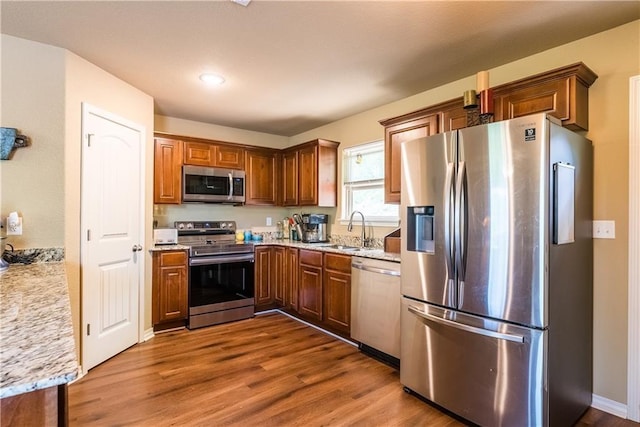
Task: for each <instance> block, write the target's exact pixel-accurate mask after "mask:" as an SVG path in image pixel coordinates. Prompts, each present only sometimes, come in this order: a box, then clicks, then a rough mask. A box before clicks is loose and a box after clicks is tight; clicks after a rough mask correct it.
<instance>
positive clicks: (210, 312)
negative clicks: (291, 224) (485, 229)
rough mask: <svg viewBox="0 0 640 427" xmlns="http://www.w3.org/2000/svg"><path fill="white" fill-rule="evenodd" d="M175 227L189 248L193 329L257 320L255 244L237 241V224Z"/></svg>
mask: <svg viewBox="0 0 640 427" xmlns="http://www.w3.org/2000/svg"><path fill="white" fill-rule="evenodd" d="M174 226H175V228H176V229H177V230H178V243H179V244H181V245H186V246H189V322H188V327H189V329H194V328H201V327H203V326H209V325H216V324H219V323H225V322H230V321H233V320H240V319H247V318H249V317H253V315H254V256H253V244H251V243H244V242H239V243H237V242H236V241H235V232H236V223H235V221H176V222H175V223H174Z"/></svg>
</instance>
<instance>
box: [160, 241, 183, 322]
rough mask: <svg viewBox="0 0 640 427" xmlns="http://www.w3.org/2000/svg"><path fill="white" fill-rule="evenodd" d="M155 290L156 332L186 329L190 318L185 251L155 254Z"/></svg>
mask: <svg viewBox="0 0 640 427" xmlns="http://www.w3.org/2000/svg"><path fill="white" fill-rule="evenodd" d="M152 287H153V290H152V293H153V296H152V314H151V317H152V322H153V325H154V329H155V330H159V329H164V327H176V326H185V325H186V320H187V317H188V315H189V306H188V297H189V295H188V289H187V252H186V251H182V250H181V251H157V252H154V253H153V280H152Z"/></svg>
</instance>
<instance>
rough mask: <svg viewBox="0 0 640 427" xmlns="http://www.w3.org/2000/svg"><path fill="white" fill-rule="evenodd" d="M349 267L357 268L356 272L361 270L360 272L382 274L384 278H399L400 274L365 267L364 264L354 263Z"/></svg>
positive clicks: (378, 268) (395, 271) (384, 269)
mask: <svg viewBox="0 0 640 427" xmlns="http://www.w3.org/2000/svg"><path fill="white" fill-rule="evenodd" d="M351 267H353V268H357V269H358V270H362V271H369V272H371V273H378V274H384V275H385V276H396V277H400V272H399V271H397V270H389V269H386V268H380V267H374V266H371V265H365V264H361V263H355V262H354V263H352V264H351Z"/></svg>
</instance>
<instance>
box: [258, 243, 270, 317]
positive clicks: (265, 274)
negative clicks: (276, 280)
mask: <svg viewBox="0 0 640 427" xmlns="http://www.w3.org/2000/svg"><path fill="white" fill-rule="evenodd" d="M271 249H272V248H271V247H270V246H259V247H257V248H256V250H255V304H256V305H265V304H271V303H273V293H272V289H271V278H272V273H271V255H272V250H271Z"/></svg>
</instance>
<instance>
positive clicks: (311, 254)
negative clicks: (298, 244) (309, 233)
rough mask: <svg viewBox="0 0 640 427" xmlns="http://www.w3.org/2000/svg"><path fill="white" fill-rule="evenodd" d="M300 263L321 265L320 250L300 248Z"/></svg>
mask: <svg viewBox="0 0 640 427" xmlns="http://www.w3.org/2000/svg"><path fill="white" fill-rule="evenodd" d="M300 264H307V265H313V266H316V267H322V252H318V251H308V250H305V249H300Z"/></svg>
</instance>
